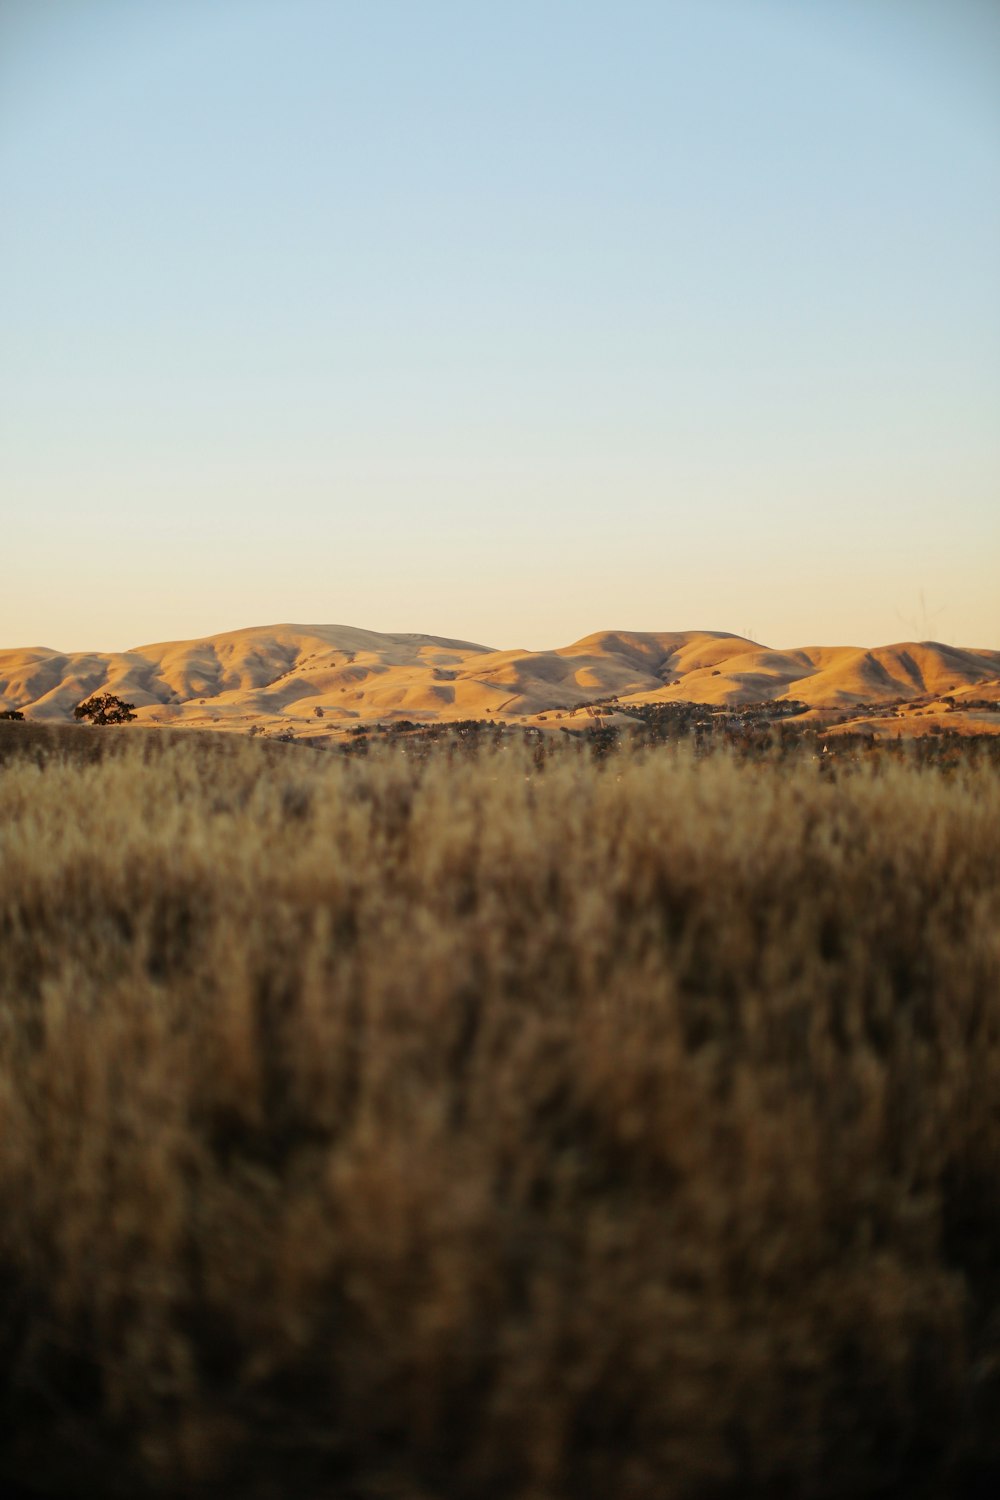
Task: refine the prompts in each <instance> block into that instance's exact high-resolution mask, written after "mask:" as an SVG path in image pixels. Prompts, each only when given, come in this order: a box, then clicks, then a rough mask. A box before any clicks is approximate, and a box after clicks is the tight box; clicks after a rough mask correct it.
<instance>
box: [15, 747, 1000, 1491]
mask: <svg viewBox="0 0 1000 1500" xmlns="http://www.w3.org/2000/svg"><path fill="white" fill-rule="evenodd" d="M9 728H10V734H9V735H8V736H7V739H6V741H5V745H6V746H7V753H6V756H5V757H4V758H3V764H2V765H0V1480H2V1479H3V1478H8V1479H12V1480H16V1481H18V1482H20V1483H22V1484H28V1485H35V1486H37V1488H38V1490H39V1491H40V1492H42V1493H51V1494H59V1495H67V1496H70V1495H80V1496H84V1495H85V1496H88V1497H103V1496H115V1495H122V1496H129V1497H132V1500H147V1497H153V1496H162V1497H169V1500H174V1497H180V1496H184V1497H189V1496H201V1495H204V1496H212V1497H230V1496H240V1497H246V1500H258V1497H260V1500H263V1497H265V1496H268V1497H270V1496H274V1497H294V1500H376V1497H382V1500H753V1497H765V1496H766V1497H789V1500H797V1497H803V1500H835V1497H837V1500H839V1497H848V1496H849V1497H851V1500H865V1497H871V1500H874V1497H876V1496H890V1495H897V1494H898V1495H904V1494H905V1495H906V1496H907V1497H908V1500H918V1497H920V1496H927V1497H945V1496H949V1497H950V1496H962V1495H968V1496H972V1495H979V1494H982V1495H986V1494H992V1493H995V1492H996V1491H995V1490H994V1488H993V1486H994V1485H1000V777H998V776H997V773H996V771H995V770H992V771H991V770H989V769H988V768H985V767H984V768H979V769H976V768H974V767H969V768H964V769H963V768H962V767H959V768H958V769H955V768H952V769H951V770H950V771H948V772H947V773H942V772H939V771H933V770H923V771H921V770H919V769H917V768H914V767H910V766H908V765H906V764H900V765H894V766H885V765H884V764H882V763H878V764H876V765H875V766H874V769H870V770H868V769H865V768H864V767H859V769H857V771H856V772H855V773H854V774H848V772H849V770H850V768H849V767H848V768H844V769H842V770H841V771H840V772H839V773H838V774H836V775H833V776H830V775H824V774H821V773H820V771H819V770H818V768H817V765H816V763H815V762H814V761H813V760H811V759H810V758H809V757H808V756H803V757H802V758H801V759H792V760H791V761H789V762H788V763H786V764H781V765H778V764H768V763H764V764H740V763H738V762H736V761H735V760H733V759H731V758H728V757H726V756H724V755H719V756H715V757H712V758H711V759H708V760H705V761H703V762H699V761H698V760H696V759H695V758H693V757H692V755H691V754H689V753H684V752H679V753H673V752H672V751H670V750H660V751H657V752H654V753H649V754H647V755H645V756H643V755H639V754H621V755H618V756H611V757H609V758H608V759H606V760H604V761H603V762H600V763H597V762H595V761H594V760H593V759H591V758H590V757H589V755H586V754H582V753H576V752H575V751H574V750H572V749H568V750H566V751H565V752H564V753H558V754H553V755H552V756H550V757H549V758H548V759H545V760H542V757H541V756H540V755H539V756H537V757H533V756H532V755H531V754H529V753H528V752H527V751H525V752H522V751H520V750H519V749H517V748H515V747H513V746H508V747H507V748H504V749H502V750H498V751H495V752H492V753H491V752H486V751H484V752H483V753H481V754H479V755H478V756H472V757H464V756H461V755H456V756H451V755H449V754H448V753H447V750H446V749H441V750H439V751H436V752H434V753H431V754H428V755H427V756H426V758H424V759H420V760H417V759H416V758H414V757H408V756H407V755H406V754H404V753H401V752H400V751H392V750H386V751H385V752H383V753H382V754H379V755H372V756H369V757H368V758H366V759H349V758H346V757H342V756H337V755H333V754H324V753H322V752H314V751H308V750H304V749H299V748H297V747H284V746H281V747H278V746H271V747H265V746H261V745H259V744H257V743H249V742H246V741H243V740H240V741H237V740H235V739H230V738H226V737H220V738H218V739H216V740H211V741H208V740H206V739H202V738H199V737H197V736H195V735H192V736H191V737H190V739H187V740H185V739H184V737H183V736H179V737H178V738H177V739H176V740H174V739H170V738H168V737H164V738H162V739H158V738H157V735H156V732H155V731H146V732H141V731H140V732H136V733H133V732H132V731H131V730H104V731H102V730H83V729H81V730H78V731H67V743H69V740H70V736H72V735H75V736H76V738H75V739H73V740H72V743H73V744H74V745H76V746H84V747H86V749H87V750H88V751H89V752H92V753H90V754H87V755H82V756H81V755H69V754H68V753H67V752H66V750H65V747H64V746H63V747H62V748H60V746H61V745H62V742H59V743H56V742H55V741H53V744H52V745H50V746H46V744H45V743H44V737H43V738H42V740H39V741H38V743H37V744H36V743H35V742H34V741H30V742H29V739H28V738H27V734H25V739H24V740H23V742H22V743H23V744H24V745H25V746H26V747H28V746H29V743H30V753H25V754H21V755H18V754H13V753H11V752H10V749H9V747H10V745H11V744H13V743H15V741H14V735H15V734H16V733H18V732H21V731H25V732H26V731H28V730H29V729H30V726H19V725H15V726H9ZM95 746H101V747H113V753H109V754H104V755H100V754H97V753H93V752H94V747H95ZM536 760H538V761H540V762H541V764H536Z"/></svg>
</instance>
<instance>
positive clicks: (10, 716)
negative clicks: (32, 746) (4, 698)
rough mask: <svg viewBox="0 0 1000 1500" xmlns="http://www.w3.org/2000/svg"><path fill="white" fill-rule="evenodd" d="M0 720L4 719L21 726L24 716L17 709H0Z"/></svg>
mask: <svg viewBox="0 0 1000 1500" xmlns="http://www.w3.org/2000/svg"><path fill="white" fill-rule="evenodd" d="M0 719H6V720H9V721H11V722H13V723H15V724H23V723H24V714H23V713H21V710H20V709H18V708H4V709H0Z"/></svg>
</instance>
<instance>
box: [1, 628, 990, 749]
mask: <svg viewBox="0 0 1000 1500" xmlns="http://www.w3.org/2000/svg"><path fill="white" fill-rule="evenodd" d="M100 692H110V693H116V694H118V695H119V696H120V697H123V698H126V699H128V700H129V701H130V702H133V703H134V704H135V705H136V708H137V712H138V716H139V718H140V719H144V720H147V721H151V722H159V723H191V724H202V725H206V726H211V725H215V726H216V727H219V728H232V729H238V728H246V727H247V726H248V725H250V724H251V723H258V724H265V725H266V724H276V725H277V724H281V725H284V726H288V727H292V726H294V725H295V724H296V723H304V722H306V721H309V722H310V723H312V724H313V727H314V728H318V727H319V726H318V724H317V723H315V722H314V721H318V720H320V719H322V720H323V724H324V726H325V727H327V728H330V729H336V728H337V727H344V726H349V725H351V724H355V723H364V722H370V721H373V720H382V721H385V722H391V721H392V720H393V719H400V718H411V719H421V720H451V719H462V718H517V717H523V716H526V715H527V716H530V715H535V714H539V713H547V712H550V711H561V710H571V709H574V708H577V707H579V706H581V705H583V704H587V703H592V702H594V701H595V700H597V699H606V698H609V697H612V696H614V697H617V698H619V699H620V700H623V701H633V702H645V703H649V702H672V701H679V700H689V701H694V702H699V703H712V704H718V705H732V704H736V703H760V702H765V701H767V700H771V699H778V700H789V699H798V700H801V701H803V702H805V703H807V704H808V705H809V706H810V707H811V708H815V709H824V710H852V709H863V708H864V707H865V706H866V705H878V704H885V703H890V702H896V701H898V700H902V701H903V702H912V701H914V700H917V699H923V698H931V699H940V698H942V697H944V696H945V695H947V696H948V697H950V698H951V699H953V700H954V702H955V704H956V705H957V706H958V707H961V704H962V700H963V698H968V699H975V698H987V699H997V698H1000V650H996V651H993V650H979V649H968V648H960V647H956V646H946V645H943V644H941V643H940V642H935V641H921V642H915V641H909V642H902V643H900V644H896V645H891V646H877V647H873V648H871V649H868V650H866V649H864V648H861V647H853V646H808V647H801V648H795V649H791V650H785V651H779V650H775V649H773V648H771V647H769V646H765V645H761V644H760V643H759V642H756V641H750V640H747V639H745V638H744V637H742V636H737V635H732V634H729V633H727V632H724V631H705V630H697V631H674V632H639V631H624V630H608V631H601V632H597V633H595V634H593V635H588V636H585V637H584V638H583V639H582V640H579V641H575V642H574V643H573V644H572V645H569V646H562V647H559V648H557V649H555V650H552V651H524V650H497V649H495V648H493V647H490V646H484V645H479V644H476V643H474V642H471V641H460V640H452V639H449V638H446V637H441V636H433V635H422V634H418V633H407V634H394V633H385V632H379V631H374V630H361V629H358V628H355V627H353V626H346V625H291V624H286V625H269V626H260V627H256V628H251V629H246V630H234V631H228V632H225V633H223V634H219V635H214V636H205V637H203V638H201V639H199V640H190V641H167V642H160V643H157V644H153V645H148V646H138V647H136V648H135V649H134V650H130V651H123V652H70V653H64V652H59V651H52V650H49V649H47V648H44V647H39V648H29V649H21V650H6V651H3V650H0V708H7V709H11V708H16V709H20V710H21V711H22V712H23V713H25V715H26V716H27V717H29V718H37V719H54V720H60V719H70V718H71V717H72V711H73V707H74V706H75V704H77V703H79V702H80V701H81V700H82V699H84V698H87V697H89V696H91V695H92V694H94V693H100ZM317 710H319V712H318V713H317Z"/></svg>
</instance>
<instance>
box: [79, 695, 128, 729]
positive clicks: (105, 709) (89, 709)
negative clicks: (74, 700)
mask: <svg viewBox="0 0 1000 1500" xmlns="http://www.w3.org/2000/svg"><path fill="white" fill-rule="evenodd" d="M134 709H135V704H134V703H126V702H125V701H124V700H123V699H122V698H116V697H115V695H114V693H100V694H98V695H97V696H96V697H94V698H88V699H87V701H86V702H85V703H78V704H77V705H76V707H75V708H74V710H73V717H74V719H89V720H90V722H91V723H92V724H127V723H128V722H129V720H130V719H134V718H135V712H134Z"/></svg>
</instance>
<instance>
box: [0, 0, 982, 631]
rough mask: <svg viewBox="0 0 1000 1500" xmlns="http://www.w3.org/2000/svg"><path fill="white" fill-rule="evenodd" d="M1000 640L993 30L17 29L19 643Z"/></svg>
mask: <svg viewBox="0 0 1000 1500" xmlns="http://www.w3.org/2000/svg"><path fill="white" fill-rule="evenodd" d="M286 621H288V622H301V623H328V624H332V623H338V624H350V625H357V626H363V627H366V628H369V629H373V630H405V631H424V632H428V633H432V634H438V635H445V636H451V637H458V638H460V639H464V640H471V641H478V642H483V643H486V644H490V645H494V646H524V647H528V648H531V649H542V648H546V647H551V646H557V645H565V644H568V643H569V642H571V641H573V640H575V639H578V638H579V637H580V636H582V635H584V634H588V633H590V632H592V631H596V630H603V629H630V630H685V629H692V630H693V629H713V630H731V631H735V632H739V633H740V634H745V635H750V636H752V637H753V638H754V639H756V640H760V641H764V642H767V643H768V644H770V645H775V646H788V645H810V644H831V645H832V644H837V645H846V644H859V645H860V644H864V645H874V644H882V643H888V642H892V641H899V640H907V639H914V638H916V639H933V640H939V641H945V642H950V643H952V644H960V645H966V646H980V647H985V646H990V647H994V648H995V647H998V646H1000V5H997V4H996V3H994V0H809V3H808V4H807V3H802V0H504V3H503V4H497V3H495V0H213V3H206V0H0V647H9V646H29V645H45V646H50V647H55V648H58V649H63V650H70V649H72V650H80V649H103V650H121V649H125V648H128V647H130V646H135V645H138V644H142V643H148V642H152V641H162V640H170V639H185V638H191V637H197V636H202V635H207V634H211V633H215V632H217V631H223V630H232V629H238V628H241V627H245V626H250V625H266V624H271V623H277V622H286Z"/></svg>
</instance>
